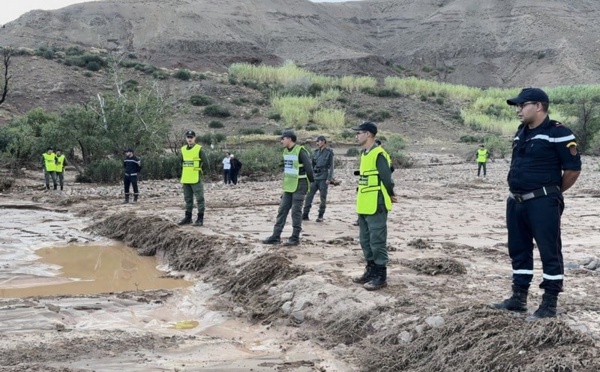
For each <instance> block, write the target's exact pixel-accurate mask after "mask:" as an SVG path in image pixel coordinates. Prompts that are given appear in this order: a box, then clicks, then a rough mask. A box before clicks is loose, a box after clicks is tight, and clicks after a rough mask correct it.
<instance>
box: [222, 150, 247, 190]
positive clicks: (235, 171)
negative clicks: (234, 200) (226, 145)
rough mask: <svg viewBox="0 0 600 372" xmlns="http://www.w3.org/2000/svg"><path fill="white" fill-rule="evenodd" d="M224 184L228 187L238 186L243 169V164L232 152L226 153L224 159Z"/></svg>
mask: <svg viewBox="0 0 600 372" xmlns="http://www.w3.org/2000/svg"><path fill="white" fill-rule="evenodd" d="M222 163H223V183H224V184H226V185H237V183H238V176H239V174H240V170H241V169H242V162H241V161H240V160H239V159H238V158H236V157H235V155H233V154H232V153H230V152H227V153H225V157H224V158H223V161H222Z"/></svg>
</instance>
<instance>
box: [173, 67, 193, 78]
mask: <svg viewBox="0 0 600 372" xmlns="http://www.w3.org/2000/svg"><path fill="white" fill-rule="evenodd" d="M173 76H174V77H176V78H177V79H179V80H186V81H187V80H190V79H191V78H192V73H191V72H190V70H186V69H179V70H177V71H175V73H174V74H173Z"/></svg>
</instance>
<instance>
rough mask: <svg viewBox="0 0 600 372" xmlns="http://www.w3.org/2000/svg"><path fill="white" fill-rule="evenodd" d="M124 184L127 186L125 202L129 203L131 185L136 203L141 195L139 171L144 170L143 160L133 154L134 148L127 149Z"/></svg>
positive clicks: (124, 163) (124, 164)
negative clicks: (138, 182)
mask: <svg viewBox="0 0 600 372" xmlns="http://www.w3.org/2000/svg"><path fill="white" fill-rule="evenodd" d="M123 170H124V171H125V175H124V176H123V184H124V186H125V200H124V201H123V204H127V203H129V186H130V185H131V186H133V202H134V203H136V202H137V200H138V196H139V195H140V193H139V190H138V184H137V181H138V173H139V172H140V171H141V170H142V161H141V160H140V158H138V157H136V156H134V155H133V150H132V149H126V150H125V160H123Z"/></svg>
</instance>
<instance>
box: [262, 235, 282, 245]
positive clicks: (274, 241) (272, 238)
mask: <svg viewBox="0 0 600 372" xmlns="http://www.w3.org/2000/svg"><path fill="white" fill-rule="evenodd" d="M262 242H263V244H279V243H281V238H280V237H279V236H276V235H271V236H269V237H268V238H266V239H263V241H262Z"/></svg>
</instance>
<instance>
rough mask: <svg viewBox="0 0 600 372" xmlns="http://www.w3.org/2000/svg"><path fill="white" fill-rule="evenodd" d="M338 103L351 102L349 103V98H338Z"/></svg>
mask: <svg viewBox="0 0 600 372" xmlns="http://www.w3.org/2000/svg"><path fill="white" fill-rule="evenodd" d="M336 101H338V102H340V103H348V102H349V101H348V98H345V97H338V98H337V99H336Z"/></svg>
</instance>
